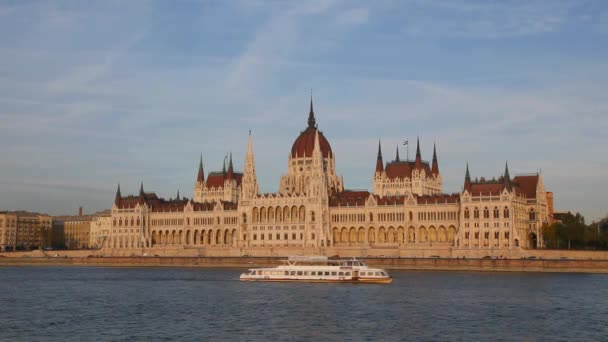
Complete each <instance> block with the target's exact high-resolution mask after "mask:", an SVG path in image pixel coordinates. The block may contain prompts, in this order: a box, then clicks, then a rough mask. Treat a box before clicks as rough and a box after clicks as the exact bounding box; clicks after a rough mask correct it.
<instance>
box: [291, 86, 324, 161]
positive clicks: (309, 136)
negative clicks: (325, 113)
mask: <svg viewBox="0 0 608 342" xmlns="http://www.w3.org/2000/svg"><path fill="white" fill-rule="evenodd" d="M317 131H318V132H319V144H320V145H321V154H322V155H323V158H329V157H330V156H331V155H333V153H332V151H331V146H329V142H328V141H327V139H326V138H325V136H324V135H323V133H321V131H319V129H318V128H317V125H316V120H315V113H314V111H313V110H312V98H310V113H308V127H307V128H306V130H304V132H302V133H300V136H298V138H297V139H296V141H295V142H294V143H293V146H292V147H291V157H292V158H296V157H300V158H303V157H306V158H310V157H312V151H313V150H314V148H315V135H316V133H317Z"/></svg>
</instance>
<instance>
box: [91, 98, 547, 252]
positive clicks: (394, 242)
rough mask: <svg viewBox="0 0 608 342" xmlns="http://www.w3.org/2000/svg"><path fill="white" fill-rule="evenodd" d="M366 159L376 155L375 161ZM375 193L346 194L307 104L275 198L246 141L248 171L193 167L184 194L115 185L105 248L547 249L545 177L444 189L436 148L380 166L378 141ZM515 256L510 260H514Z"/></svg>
mask: <svg viewBox="0 0 608 342" xmlns="http://www.w3.org/2000/svg"><path fill="white" fill-rule="evenodd" d="M370 161H373V160H370ZM370 166H371V167H370V174H371V176H372V182H373V187H372V191H371V192H369V191H352V190H347V189H344V181H343V179H342V176H341V175H338V174H336V156H335V155H334V152H333V151H332V148H331V145H330V143H329V141H328V140H327V138H326V136H325V135H324V133H323V132H322V131H321V130H319V128H318V125H317V123H316V118H315V113H314V111H313V103H312V99H311V102H310V111H309V114H308V122H307V126H306V128H305V130H304V131H302V132H301V133H300V135H299V136H298V137H297V138H296V140H295V142H294V143H293V145H292V148H291V153H290V154H289V158H288V160H287V171H286V173H285V174H284V175H283V176H282V177H281V180H280V183H279V191H278V192H276V193H260V191H259V185H258V180H257V176H256V168H255V157H254V148H253V139H252V136H251V135H249V141H248V146H247V153H246V156H245V164H244V170H242V172H238V171H236V170H234V167H233V162H232V155H230V157H229V159H228V165H225V164H224V167H223V169H222V170H221V171H215V172H209V173H208V174H205V171H204V169H203V159H202V156H201V160H200V162H199V166H198V174H197V177H196V181H195V183H194V189H193V190H194V192H193V197H192V198H191V199H187V198H182V197H180V195H179V192H178V194H177V196H176V198H174V199H169V200H167V199H163V198H160V197H158V196H157V195H156V194H155V193H153V192H146V191H144V188H143V183H142V185H141V187H140V189H139V194H137V195H130V196H126V197H125V196H122V194H121V189H120V185H119V186H118V189H117V191H116V197H115V200H114V205H113V207H112V210H111V220H110V221H109V222H110V223H109V224H111V227H110V229H109V230H108V232H109V233H108V235H107V236H106V237H105V241H104V243H103V248H104V249H107V250H112V251H117V252H119V251H122V252H125V253H130V252H133V253H135V252H137V253H139V252H141V253H147V251H150V252H152V251H173V252H175V253H177V254H180V255H182V254H184V255H187V254H188V253H190V252H191V253H192V254H193V255H215V256H238V255H291V254H315V255H318V254H326V255H342V256H351V255H352V256H411V257H416V256H421V257H422V256H427V257H428V256H433V255H442V256H444V255H445V256H459V255H460V256H468V255H475V256H482V255H492V256H502V255H505V256H506V255H511V256H512V255H517V253H516V252H517V251H522V250H525V249H532V248H542V247H543V245H542V241H543V239H542V236H541V234H542V226H543V225H544V224H547V223H548V222H549V221H550V219H551V215H552V214H551V213H550V210H551V208H552V203H551V202H552V193H550V192H546V191H545V187H544V185H543V180H542V176H541V175H540V174H529V175H516V176H514V177H511V175H510V173H509V169H508V166H507V165H505V169H504V172H503V173H502V175H500V176H499V177H495V178H492V179H486V178H483V177H482V178H479V179H477V178H475V179H473V178H472V177H471V174H470V172H469V167H468V165H467V168H466V173H465V177H464V184H463V190H462V192H460V193H452V194H448V193H444V192H443V188H442V177H441V173H440V171H439V162H438V157H437V152H436V149H435V146H433V156H432V160H431V161H430V162H429V161H425V160H423V158H422V154H421V152H420V143H419V141H418V142H417V146H416V157H415V159H414V160H401V159H400V158H399V153H398V151H397V154H396V156H395V159H394V160H391V161H388V162H385V161H384V157H383V154H382V150H381V146H380V143H378V154H377V157H376V160H375V169H374V168H373V162H372V163H370ZM514 253H515V254H514Z"/></svg>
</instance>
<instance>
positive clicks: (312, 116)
mask: <svg viewBox="0 0 608 342" xmlns="http://www.w3.org/2000/svg"><path fill="white" fill-rule="evenodd" d="M315 125H316V120H315V112H314V110H313V108H312V94H310V112H308V128H315Z"/></svg>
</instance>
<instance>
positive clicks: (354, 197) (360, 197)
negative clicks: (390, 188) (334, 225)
mask: <svg viewBox="0 0 608 342" xmlns="http://www.w3.org/2000/svg"><path fill="white" fill-rule="evenodd" d="M369 195H370V193H369V191H366V190H364V191H351V190H345V191H342V192H337V193H334V194H333V195H332V196H331V197H330V198H329V206H330V207H346V206H364V205H365V201H367V199H368V198H369Z"/></svg>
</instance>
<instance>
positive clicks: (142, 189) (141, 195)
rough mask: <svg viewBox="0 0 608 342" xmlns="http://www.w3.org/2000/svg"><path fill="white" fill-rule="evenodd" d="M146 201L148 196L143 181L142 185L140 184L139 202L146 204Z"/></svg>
mask: <svg viewBox="0 0 608 342" xmlns="http://www.w3.org/2000/svg"><path fill="white" fill-rule="evenodd" d="M145 201H146V196H145V193H144V182H141V185H140V186H139V204H144V202H145Z"/></svg>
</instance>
